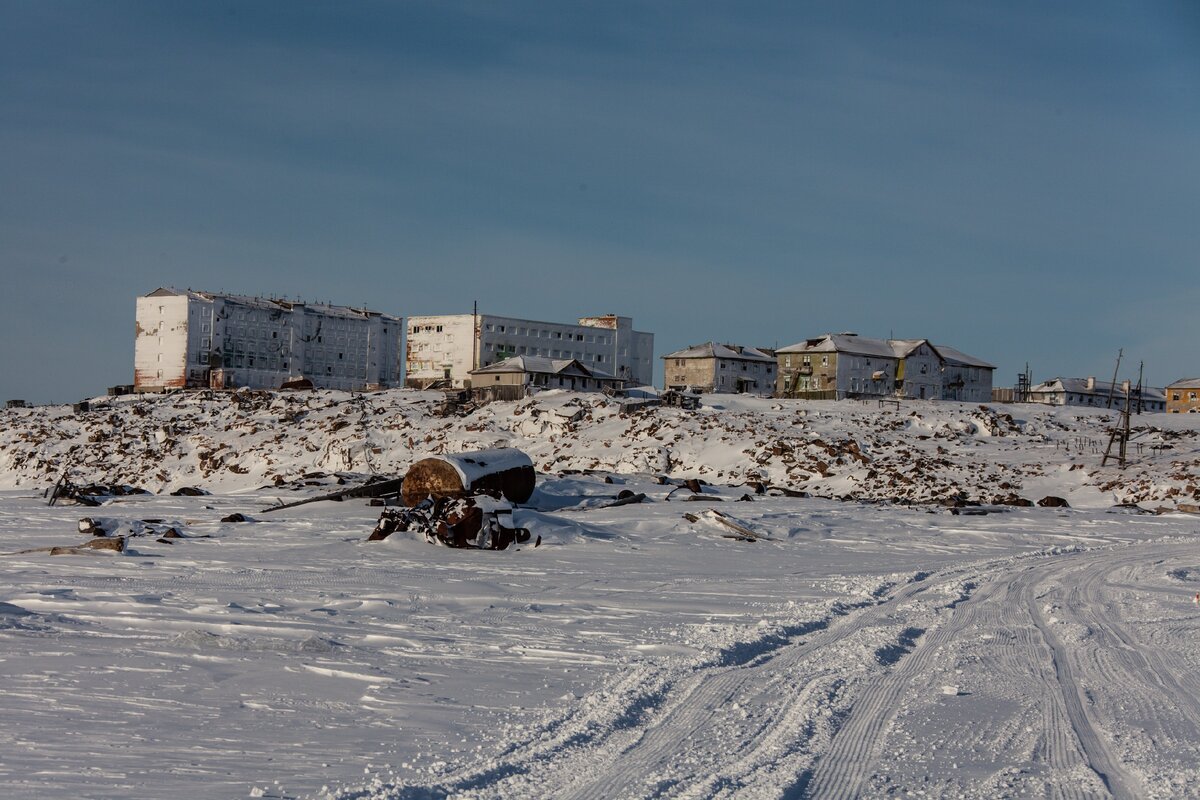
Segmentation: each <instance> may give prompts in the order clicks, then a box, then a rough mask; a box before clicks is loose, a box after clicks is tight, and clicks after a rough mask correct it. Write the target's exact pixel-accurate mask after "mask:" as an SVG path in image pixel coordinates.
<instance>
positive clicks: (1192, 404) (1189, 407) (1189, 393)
mask: <svg viewBox="0 0 1200 800" xmlns="http://www.w3.org/2000/svg"><path fill="white" fill-rule="evenodd" d="M1166 408H1167V411H1168V412H1170V413H1172V414H1200V378H1182V379H1180V380H1177V381H1175V382H1174V383H1172V384H1170V385H1169V386H1167V396H1166Z"/></svg>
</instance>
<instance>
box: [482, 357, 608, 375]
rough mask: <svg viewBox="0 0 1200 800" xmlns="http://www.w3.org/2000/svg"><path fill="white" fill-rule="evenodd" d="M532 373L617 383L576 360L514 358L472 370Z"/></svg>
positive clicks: (602, 371)
mask: <svg viewBox="0 0 1200 800" xmlns="http://www.w3.org/2000/svg"><path fill="white" fill-rule="evenodd" d="M512 372H530V373H539V374H544V375H577V376H579V377H583V378H596V379H597V380H605V381H616V380H624V378H616V377H614V376H613V375H611V374H609V373H607V372H605V371H604V370H601V369H596V368H595V367H588V366H586V365H584V364H583V363H582V362H581V361H579V360H578V359H574V358H546V357H545V356H512V357H511V358H506V359H504V360H503V361H497V362H496V363H495V364H489V365H488V366H486V367H480V368H479V369H473V370H471V373H470V374H472V375H491V374H496V373H512Z"/></svg>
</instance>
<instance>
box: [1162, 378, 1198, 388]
mask: <svg viewBox="0 0 1200 800" xmlns="http://www.w3.org/2000/svg"><path fill="white" fill-rule="evenodd" d="M1197 386H1200V378H1180V379H1179V380H1177V381H1175V382H1174V383H1168V384H1167V388H1168V389H1191V388H1194V387H1197Z"/></svg>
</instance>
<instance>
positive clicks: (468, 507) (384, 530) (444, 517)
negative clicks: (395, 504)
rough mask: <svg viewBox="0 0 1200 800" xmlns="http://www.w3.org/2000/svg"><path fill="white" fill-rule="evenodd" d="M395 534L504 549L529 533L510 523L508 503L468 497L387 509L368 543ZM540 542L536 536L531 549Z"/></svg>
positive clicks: (522, 540)
mask: <svg viewBox="0 0 1200 800" xmlns="http://www.w3.org/2000/svg"><path fill="white" fill-rule="evenodd" d="M398 531H404V532H410V533H421V534H424V536H425V541H427V542H431V543H435V544H443V545H445V546H447V547H464V548H465V547H473V548H478V549H480V550H505V549H507V548H508V547H509V546H510V545H512V544H523V543H525V542H528V541H529V539H530V533H529V530H528V529H526V528H519V527H517V526H516V525H514V524H513V507H512V504H511V503H508V502H506V501H504V500H500V499H497V498H495V497H492V496H491V495H488V494H477V495H474V496H471V497H439V498H433V497H426V498H425V499H424V500H422V501H421V502H420V503H417V504H416V505H415V506H412V507H410V508H397V509H388V510H387V511H384V512H383V513H382V514H381V515H380V517H379V524H378V525H376V526H375V530H374V531H372V532H371V536H370V537H369V538H368V541H372V542H377V541H380V540H382V539H386V538H387V537H389V536H391V535H392V534H393V533H396V532H398ZM541 543H542V537H540V536H539V537H538V538H537V540H536V541H535V542H534V544H533V546H534V547H537V546H538V545H540V544H541Z"/></svg>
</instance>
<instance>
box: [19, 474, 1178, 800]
mask: <svg viewBox="0 0 1200 800" xmlns="http://www.w3.org/2000/svg"><path fill="white" fill-rule="evenodd" d="M593 480H594V483H592V484H589V483H588V482H587V481H586V480H584V479H582V478H579V479H569V480H568V479H549V480H547V481H546V482H545V483H544V485H543V487H542V494H543V497H542V500H543V501H544V502H546V505H547V506H552V505H555V503H554V502H548V501H547V498H553V497H558V498H559V501H558V505H559V506H565V505H567V504H568V501H569V500H570V498H571V497H572V496H576V498H578V497H581V496H587V495H589V494H595V495H598V494H599V493H601V492H609V493H611V492H612V490H613V487H612V486H606V485H605V484H603V483H601V482H600V479H599V478H596V479H593ZM626 485H628V486H629V487H630V488H633V489H636V490H639V491H641V490H645V491H647V492H649V493H650V494H651V496H650V498H649V501H648V502H646V503H643V504H641V505H635V506H625V507H620V508H610V509H602V510H576V511H568V510H562V511H558V512H533V511H527V512H520V513H522V514H523V515H524V516H523V518H522V519H519V520H518V521H519V522H520V524H523V525H527V526H528V527H530V528H531V529H532V530H534V531H535V532H536V533H538V534H539V535H541V536H542V537H543V545H542V546H541V547H539V548H536V549H534V548H529V547H524V548H522V549H521V550H519V551H514V550H508V551H503V552H484V551H455V550H449V549H445V548H440V547H436V546H432V545H428V544H426V543H425V542H423V541H416V540H413V539H411V538H405V537H403V536H400V535H393V537H392V538H390V539H388V540H387V541H385V542H373V543H368V542H366V541H365V538H366V535H367V533H368V532H369V531H370V529H371V527H372V525H373V523H374V520H375V518H376V517H377V516H378V509H372V508H370V507H368V506H366V505H365V504H364V503H362V502H358V501H355V502H345V503H323V504H316V505H311V506H305V507H302V508H300V509H295V510H292V511H286V512H279V513H278V514H277V515H256V514H255V513H253V512H254V510H255V509H259V508H262V507H263V506H264V505H266V504H269V503H266V502H264V500H265V499H266V498H264V496H263V495H262V494H261V493H242V494H230V495H220V496H209V497H200V498H187V497H181V498H177V497H164V496H143V497H134V498H127V499H123V500H122V501H121V502H118V503H114V504H111V505H108V506H105V507H104V508H103V509H100V510H96V509H78V508H60V507H55V508H47V507H46V506H45V504H44V503H45V501H44V500H42V499H41V498H40V497H38V496H35V495H33V494H28V493H26V494H22V493H19V492H7V493H3V494H0V535H3V537H4V540H5V542H6V546H5V548H4V550H5V551H6V552H7V553H17V552H18V551H23V550H29V549H35V548H38V547H43V546H50V545H55V544H65V543H71V542H74V541H77V540H78V538H79V536H78V535H77V534H74V533H73V531H74V530H75V528H76V523H77V522H78V519H79V517H80V516H83V515H85V514H96V513H103V514H105V515H108V516H111V517H122V518H125V519H127V520H130V521H133V520H140V519H145V518H156V519H163V520H165V521H166V522H167V523H174V524H177V525H178V527H179V529H180V530H181V531H182V532H183V534H184V538H182V539H178V540H174V541H175V543H174V544H171V543H164V542H160V541H157V540H155V539H154V538H152V537H148V536H139V537H135V538H134V539H132V540H131V541H130V544H131V548H132V549H131V551H130V552H128V553H126V554H124V555H116V554H96V555H70V556H50V555H48V554H47V553H45V552H26V553H18V554H16V555H5V556H3V557H2V560H0V569H2V570H3V577H4V582H3V584H2V587H3V588H2V589H0V681H2V682H3V686H4V692H3V695H2V699H0V723H2V724H0V795H2V796H5V797H29V798H50V797H63V796H83V797H89V798H132V797H145V796H152V795H158V796H166V795H173V794H186V795H187V796H189V797H195V798H210V797H211V798H229V797H247V796H258V797H334V798H340V799H341V800H349V798H360V799H362V800H366V799H369V800H392V799H393V798H406V799H407V798H425V797H445V796H457V797H474V798H501V797H503V798H521V797H528V798H541V797H564V798H613V797H631V798H641V797H679V798H701V797H753V798H758V797H764V798H767V797H775V798H804V797H822V798H824V797H877V796H892V795H894V796H906V795H909V794H911V795H913V796H925V797H968V798H992V797H1019V796H1022V795H1024V796H1037V797H1064V798H1071V797H1079V798H1083V797H1138V798H1141V797H1159V798H1174V797H1200V788H1198V787H1200V774H1197V773H1198V769H1197V767H1196V765H1197V764H1200V753H1197V748H1198V746H1200V701H1198V698H1200V686H1198V685H1197V678H1196V675H1197V670H1198V669H1200V637H1197V633H1198V632H1200V606H1197V605H1196V604H1195V603H1193V597H1194V595H1196V593H1197V592H1198V591H1200V524H1198V523H1200V520H1197V518H1196V517H1194V516H1188V515H1184V514H1167V515H1162V516H1154V515H1134V514H1129V513H1115V512H1111V511H1108V510H1103V509H1096V510H1075V509H1064V510H1052V509H1036V508H1035V509H1013V510H1008V511H1004V512H1003V513H1001V512H999V511H997V512H996V513H991V514H988V515H986V516H967V515H962V516H954V515H951V514H950V513H947V512H946V511H945V510H941V509H925V508H918V507H912V508H904V507H896V506H887V505H863V504H856V503H838V502H834V501H827V500H815V499H792V498H780V497H771V498H760V499H756V500H755V501H753V502H748V503H730V502H725V503H722V504H721V508H722V509H723V511H725V512H726V513H727V514H729V515H732V516H734V517H735V518H736V519H738V520H739V521H740V522H741V523H742V524H744V525H745V526H748V527H749V528H752V529H753V530H754V531H756V532H757V533H758V534H760V536H761V538H760V539H759V541H754V542H745V541H738V540H736V539H731V538H726V535H725V534H728V530H726V529H724V528H722V527H721V526H720V525H715V524H710V523H708V522H706V521H705V520H704V519H701V521H700V522H699V523H692V522H688V521H686V520H684V519H683V514H684V513H685V512H696V511H697V510H698V508H699V507H703V504H698V503H678V502H668V501H666V500H665V498H664V496H663V495H664V493H665V490H663V489H661V488H660V489H658V490H657V491H658V492H659V494H657V495H656V494H654V492H655V491H656V490H655V489H654V488H653V487H652V486H650V485H638V484H637V483H636V481H633V480H632V479H630V481H629V482H628V483H627V484H626ZM234 510H239V511H250V512H251V518H252V521H251V522H248V523H241V524H237V523H223V522H220V519H221V518H222V517H223V516H225V515H227V514H228V513H230V512H231V511H234Z"/></svg>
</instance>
